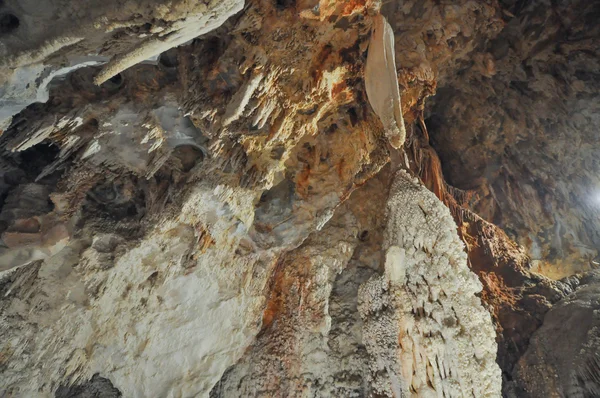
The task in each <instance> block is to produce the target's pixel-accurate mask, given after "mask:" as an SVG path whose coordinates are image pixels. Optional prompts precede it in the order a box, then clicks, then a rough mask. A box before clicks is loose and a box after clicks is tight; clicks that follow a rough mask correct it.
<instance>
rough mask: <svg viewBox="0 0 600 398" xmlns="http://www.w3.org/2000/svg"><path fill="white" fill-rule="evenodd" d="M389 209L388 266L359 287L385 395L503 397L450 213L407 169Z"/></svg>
mask: <svg viewBox="0 0 600 398" xmlns="http://www.w3.org/2000/svg"><path fill="white" fill-rule="evenodd" d="M387 212H388V225H387V229H386V242H385V246H386V261H385V273H384V275H382V276H378V277H374V278H372V279H371V280H369V281H368V282H367V283H366V284H364V285H363V286H362V287H361V290H360V291H359V311H360V313H361V316H362V319H363V322H364V327H363V336H364V344H365V345H366V347H367V351H368V353H369V355H370V356H371V358H372V360H371V362H370V370H371V375H372V383H373V385H374V386H376V388H377V392H378V394H381V396H388V397H398V396H412V397H463V396H475V397H498V396H500V389H501V377H500V368H499V367H498V365H497V364H496V362H495V357H496V350H497V345H496V341H495V331H494V325H493V324H492V319H491V317H490V314H489V313H488V312H487V311H486V310H485V309H484V308H483V307H482V305H481V302H480V299H479V298H478V297H477V296H476V293H479V292H480V291H481V283H480V282H479V281H478V279H477V277H476V275H475V274H473V273H472V272H471V271H470V270H469V267H468V266H467V256H466V253H465V252H464V245H463V244H462V242H461V241H460V239H459V238H458V234H457V231H456V224H455V223H454V220H453V219H452V216H451V215H450V212H449V211H448V209H447V208H446V207H445V206H444V205H443V204H442V203H441V202H440V201H439V200H438V199H437V198H436V197H435V195H434V194H433V193H432V192H430V191H429V190H427V189H426V188H425V187H424V186H422V185H420V184H419V182H418V181H417V180H415V179H414V178H412V177H410V176H409V175H408V174H407V173H405V172H403V171H400V172H398V173H397V174H396V177H395V180H394V182H393V185H392V187H391V191H390V198H389V201H388V205H387Z"/></svg>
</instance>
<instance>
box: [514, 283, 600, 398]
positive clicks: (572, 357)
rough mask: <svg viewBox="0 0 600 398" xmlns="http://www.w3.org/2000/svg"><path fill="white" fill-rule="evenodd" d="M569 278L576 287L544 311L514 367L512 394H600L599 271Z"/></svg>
mask: <svg viewBox="0 0 600 398" xmlns="http://www.w3.org/2000/svg"><path fill="white" fill-rule="evenodd" d="M571 282H572V283H574V285H575V286H576V287H577V290H576V291H575V292H574V293H572V294H571V295H569V296H567V297H565V298H564V299H563V300H561V301H560V302H558V303H557V304H556V305H555V306H554V307H553V308H552V309H551V310H550V311H549V312H548V313H547V314H546V317H545V318H544V324H543V325H542V326H541V327H540V328H539V329H538V330H537V331H536V332H535V334H534V335H533V338H532V339H531V343H530V345H529V349H528V350H527V352H526V353H525V355H523V357H522V358H521V359H520V361H519V363H518V365H517V367H516V368H515V371H514V377H515V382H514V383H512V385H511V387H512V390H511V394H510V395H511V396H519V397H541V396H545V397H552V396H563V397H595V396H598V395H599V394H600V378H599V375H600V367H599V364H600V358H599V356H598V355H599V353H598V349H599V348H600V300H599V297H600V275H599V274H598V272H597V271H596V272H593V273H590V274H588V275H586V276H584V277H581V278H572V279H571ZM565 325H571V327H570V328H565Z"/></svg>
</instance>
